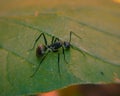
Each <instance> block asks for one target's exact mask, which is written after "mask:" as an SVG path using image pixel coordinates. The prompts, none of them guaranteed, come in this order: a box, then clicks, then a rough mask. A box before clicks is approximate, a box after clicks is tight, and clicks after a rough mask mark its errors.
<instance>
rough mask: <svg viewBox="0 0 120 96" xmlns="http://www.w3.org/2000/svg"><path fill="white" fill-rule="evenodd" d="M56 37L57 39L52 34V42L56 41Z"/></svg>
mask: <svg viewBox="0 0 120 96" xmlns="http://www.w3.org/2000/svg"><path fill="white" fill-rule="evenodd" d="M54 39H55V37H54V36H52V40H51V44H53V43H54Z"/></svg>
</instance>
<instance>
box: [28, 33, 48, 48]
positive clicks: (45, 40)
mask: <svg viewBox="0 0 120 96" xmlns="http://www.w3.org/2000/svg"><path fill="white" fill-rule="evenodd" d="M41 36H43V38H44V42H45V45H47V39H46V37H45V34H44V33H41V34H40V35H39V36H38V38H37V39H36V40H35V42H34V45H33V47H32V48H31V49H30V50H33V49H34V48H35V45H36V43H37V42H38V40H39V39H40V37H41Z"/></svg>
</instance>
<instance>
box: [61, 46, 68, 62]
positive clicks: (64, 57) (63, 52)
mask: <svg viewBox="0 0 120 96" xmlns="http://www.w3.org/2000/svg"><path fill="white" fill-rule="evenodd" d="M62 51H63V56H64V61H65V63H67V64H68V62H67V60H66V58H65V51H64V47H63V46H62Z"/></svg>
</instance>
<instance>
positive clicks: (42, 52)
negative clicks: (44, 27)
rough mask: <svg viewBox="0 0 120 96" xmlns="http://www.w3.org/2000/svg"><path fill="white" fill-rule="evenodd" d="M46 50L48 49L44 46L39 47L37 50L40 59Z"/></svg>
mask: <svg viewBox="0 0 120 96" xmlns="http://www.w3.org/2000/svg"><path fill="white" fill-rule="evenodd" d="M45 50H46V48H45V46H44V45H39V46H38V47H37V49H36V56H37V57H40V56H42V55H44V53H45Z"/></svg>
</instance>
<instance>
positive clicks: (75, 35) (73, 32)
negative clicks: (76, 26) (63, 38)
mask: <svg viewBox="0 0 120 96" xmlns="http://www.w3.org/2000/svg"><path fill="white" fill-rule="evenodd" d="M72 34H73V35H75V36H76V37H78V38H79V39H82V38H81V37H80V36H78V35H77V34H75V33H74V32H72V31H70V39H69V43H70V42H71V38H72Z"/></svg>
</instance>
